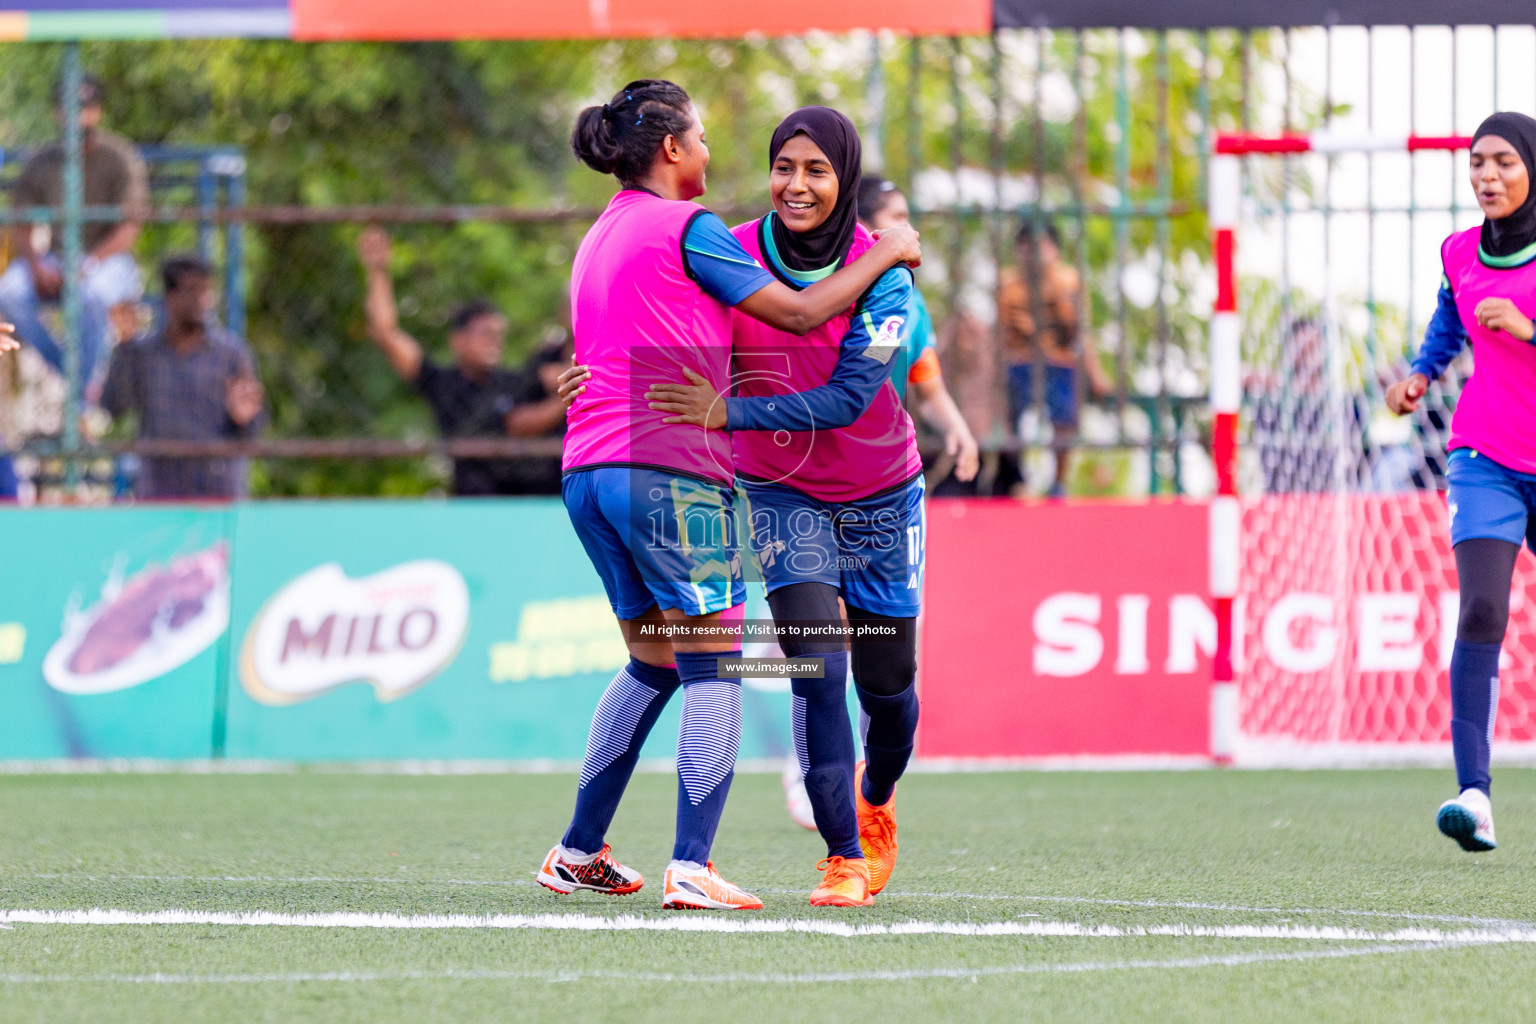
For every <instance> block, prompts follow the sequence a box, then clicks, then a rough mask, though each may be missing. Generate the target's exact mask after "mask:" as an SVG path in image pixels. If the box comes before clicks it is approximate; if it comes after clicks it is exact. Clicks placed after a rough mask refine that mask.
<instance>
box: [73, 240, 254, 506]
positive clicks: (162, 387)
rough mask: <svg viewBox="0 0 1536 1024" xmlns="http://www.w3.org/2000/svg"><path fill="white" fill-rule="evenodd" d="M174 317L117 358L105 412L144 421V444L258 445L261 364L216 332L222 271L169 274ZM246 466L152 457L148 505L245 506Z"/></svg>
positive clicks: (202, 268)
mask: <svg viewBox="0 0 1536 1024" xmlns="http://www.w3.org/2000/svg"><path fill="white" fill-rule="evenodd" d="M160 274H161V277H162V278H163V280H164V282H165V315H164V317H163V318H162V319H161V321H160V322H159V323H158V324H157V325H156V326H155V327H154V328H152V329H151V330H150V331H149V332H148V333H147V334H142V335H140V336H138V337H136V338H133V339H131V340H129V341H125V342H122V343H121V344H119V345H118V346H117V348H116V349H114V350H113V352H112V362H111V365H110V366H109V367H108V368H107V382H106V384H105V386H104V387H103V388H102V396H101V405H102V408H104V409H105V410H106V411H107V412H109V413H110V414H112V416H113V417H121V416H123V415H125V414H127V413H129V412H135V413H137V414H138V417H139V425H138V436H139V437H140V438H141V439H144V440H156V441H172V440H173V441H228V440H238V439H242V438H249V437H253V436H255V434H256V433H257V432H258V431H259V430H260V428H261V425H262V421H263V418H264V417H263V415H262V403H263V394H262V388H261V384H260V382H259V381H258V380H257V378H256V365H255V362H254V361H253V360H252V358H251V353H250V351H249V350H248V349H247V348H246V346H245V342H244V341H242V340H241V339H240V338H239V337H237V336H236V335H234V334H231V333H230V332H228V331H226V330H224V329H223V328H221V327H219V326H217V325H215V324H211V323H209V319H208V318H209V313H210V312H211V311H212V309H213V304H214V294H213V268H211V267H210V266H209V265H208V264H207V263H205V262H203V261H202V260H201V259H199V258H197V257H196V256H172V257H171V258H169V259H167V260H166V261H165V262H164V263H163V264H162V265H161V268H160ZM247 475H248V467H247V465H246V463H245V460H244V459H225V458H186V459H183V458H160V457H147V458H145V459H144V468H143V471H142V473H141V474H140V476H139V482H138V487H137V490H136V493H137V495H138V496H139V497H140V498H237V497H243V496H245V494H246V493H247V492H248V487H249V481H248V480H247Z"/></svg>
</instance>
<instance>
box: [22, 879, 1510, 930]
mask: <svg viewBox="0 0 1536 1024" xmlns="http://www.w3.org/2000/svg"><path fill="white" fill-rule="evenodd" d="M16 879H28V880H37V881H56V882H229V883H232V884H240V885H372V884H383V885H423V886H427V885H439V886H467V887H491V888H529V889H531V888H535V887H536V886H537V883H536V882H534V881H533V880H532V879H531V878H411V877H408V876H399V875H380V876H376V877H363V876H352V877H339V876H332V875H307V876H280V875H119V874H107V875H72V874H25V875H0V883H4V882H6V881H11V880H16ZM752 891H753V892H765V893H771V894H774V895H801V894H804V893H805V892H807V891H808V890H806V889H780V888H774V887H771V886H769V887H765V886H752ZM888 895H889V896H891V897H905V896H910V897H912V898H914V899H929V900H961V901H986V902H996V903H1008V902H1017V903H1065V904H1076V905H1087V906H1102V907H1132V908H1147V909H1154V910H1156V909H1165V910H1210V911H1217V912H1220V913H1233V914H1277V915H1280V914H1295V915H1300V916H1312V917H1330V916H1336V917H1373V918H1380V919H1384V920H1393V921H1433V922H1436V923H1438V924H1476V925H1488V926H1491V927H1506V926H1515V927H1536V924H1533V923H1532V922H1528V921H1522V920H1519V919H1517V918H1508V917H1472V916H1466V915H1458V914H1416V913H1412V912H1410V911H1404V910H1352V909H1347V908H1339V907H1250V906H1246V905H1243V904H1239V903H1197V902H1189V901H1183V900H1116V899H1105V898H1099V897H1093V896H1033V895H1017V894H1008V893H971V892H912V891H903V890H900V889H892V890H889V892H888Z"/></svg>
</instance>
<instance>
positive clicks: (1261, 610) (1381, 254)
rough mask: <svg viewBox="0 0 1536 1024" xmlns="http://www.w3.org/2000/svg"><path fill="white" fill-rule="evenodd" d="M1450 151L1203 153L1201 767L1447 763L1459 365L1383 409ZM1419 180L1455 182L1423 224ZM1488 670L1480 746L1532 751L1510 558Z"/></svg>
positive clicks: (1264, 144)
mask: <svg viewBox="0 0 1536 1024" xmlns="http://www.w3.org/2000/svg"><path fill="white" fill-rule="evenodd" d="M1470 141H1471V140H1470V139H1468V138H1465V137H1433V138H1431V137H1421V136H1399V137H1363V138H1362V137H1339V136H1334V135H1328V134H1311V135H1285V136H1280V137H1263V136H1256V135H1221V136H1218V137H1217V139H1216V141H1215V145H1214V148H1213V152H1212V154H1211V156H1210V163H1209V175H1208V182H1209V211H1208V212H1209V221H1210V228H1211V232H1212V243H1213V248H1214V256H1215V268H1216V298H1215V304H1214V312H1213V316H1212V319H1211V325H1210V351H1209V360H1210V362H1209V368H1208V369H1209V374H1210V385H1211V411H1212V437H1211V455H1212V459H1213V462H1214V467H1215V477H1216V494H1215V496H1214V498H1213V499H1212V501H1211V505H1210V524H1209V544H1210V548H1209V572H1210V597H1211V599H1212V604H1213V610H1214V613H1215V618H1216V636H1215V646H1214V657H1213V685H1212V689H1211V753H1212V756H1213V757H1214V758H1215V759H1216V760H1217V761H1219V762H1226V763H1231V762H1237V763H1240V764H1276V765H1304V764H1327V763H1337V764H1369V763H1390V762H1404V761H1410V762H1411V761H1429V760H1435V761H1440V760H1448V759H1449V744H1448V742H1447V739H1448V735H1449V733H1448V727H1449V721H1450V704H1449V697H1448V690H1447V668H1448V665H1449V659H1450V651H1451V643H1452V641H1453V640H1454V635H1455V622H1456V612H1457V593H1456V581H1455V564H1454V560H1453V558H1452V555H1451V550H1450V542H1449V537H1448V533H1449V531H1448V526H1447V521H1446V517H1447V511H1446V506H1445V500H1444V495H1443V493H1442V491H1443V487H1444V475H1443V471H1444V445H1445V430H1446V427H1447V426H1448V424H1449V420H1450V413H1451V409H1452V408H1453V406H1454V402H1455V399H1456V396H1457V394H1458V393H1459V390H1460V381H1461V380H1462V379H1463V375H1464V374H1465V373H1466V372H1468V366H1467V365H1466V364H1465V362H1464V361H1463V362H1458V363H1457V364H1455V365H1453V366H1452V368H1451V369H1450V371H1449V372H1448V373H1447V374H1446V376H1445V377H1444V378H1442V380H1441V381H1440V382H1438V383H1437V384H1436V385H1435V386H1434V387H1433V389H1432V390H1431V393H1430V394H1429V395H1428V396H1427V397H1426V400H1425V402H1424V405H1423V408H1422V409H1421V410H1420V412H1419V413H1418V414H1416V415H1414V416H1412V417H1406V418H1403V419H1397V418H1395V417H1391V416H1390V415H1388V414H1387V413H1386V410H1385V408H1384V404H1383V401H1382V393H1383V391H1384V389H1385V387H1386V386H1388V385H1390V383H1391V382H1392V381H1394V380H1396V379H1399V378H1400V377H1401V376H1402V375H1403V374H1404V373H1406V372H1407V362H1408V360H1409V359H1411V356H1412V354H1413V353H1414V352H1416V351H1417V348H1418V343H1419V341H1421V340H1422V333H1423V324H1424V323H1425V321H1426V320H1427V315H1428V314H1427V312H1426V311H1425V309H1424V303H1425V299H1426V297H1427V299H1428V300H1429V301H1432V300H1433V298H1434V295H1435V293H1436V291H1437V289H1438V283H1439V282H1438V276H1439V275H1438V269H1436V270H1435V271H1434V272H1433V273H1434V276H1433V277H1430V269H1429V266H1428V261H1429V259H1430V258H1431V257H1434V266H1435V267H1436V268H1438V258H1437V254H1438V247H1439V242H1440V240H1441V239H1442V238H1444V237H1445V235H1447V234H1449V233H1450V230H1452V229H1459V228H1461V227H1465V226H1468V225H1469V224H1474V223H1476V218H1477V217H1480V214H1479V213H1478V212H1477V210H1476V207H1475V206H1473V205H1472V204H1471V203H1470V197H1466V199H1465V201H1463V198H1462V197H1463V195H1464V193H1465V191H1466V185H1465V178H1464V176H1463V175H1462V174H1460V173H1458V172H1459V170H1461V169H1464V166H1465V164H1464V159H1465V158H1464V157H1462V156H1460V155H1459V154H1458V151H1464V150H1466V148H1467V147H1468V145H1469V144H1470ZM1387 154H1391V155H1387ZM1430 154H1440V155H1439V156H1431V155H1430ZM1421 155H1422V156H1423V158H1424V160H1425V161H1428V162H1427V163H1424V164H1423V165H1421V164H1420V162H1419V161H1420V158H1421ZM1245 163H1246V164H1247V165H1248V166H1247V171H1246V173H1245ZM1346 164H1348V167H1347V168H1346V167H1345V165H1346ZM1384 164H1388V165H1390V166H1389V167H1388V173H1387V175H1386V176H1385V177H1384V176H1383V174H1382V167H1383V165H1384ZM1431 164H1432V165H1433V166H1431ZM1341 168H1343V169H1341ZM1430 171H1433V174H1431V173H1430ZM1431 177H1439V178H1443V179H1445V180H1446V181H1447V182H1449V188H1451V189H1460V190H1461V191H1460V192H1448V193H1439V194H1448V195H1450V196H1451V197H1452V198H1451V200H1450V204H1449V206H1448V207H1442V208H1435V210H1434V211H1433V212H1435V214H1436V218H1438V219H1437V220H1436V218H1427V217H1425V216H1424V212H1425V208H1424V207H1420V206H1416V203H1417V202H1420V201H1421V200H1420V196H1419V192H1421V191H1422V189H1423V186H1424V185H1425V182H1426V181H1427V180H1428V179H1429V178H1431ZM1404 187H1406V190H1407V191H1406V201H1403V189H1404ZM1435 187H1436V188H1437V189H1438V188H1441V187H1443V186H1440V185H1436V186H1435ZM1416 189H1418V191H1415V190H1416ZM1362 190H1363V191H1362ZM1372 190H1378V191H1379V192H1380V193H1393V194H1395V195H1396V199H1395V200H1394V201H1392V202H1383V201H1381V200H1380V197H1379V196H1378V195H1376V194H1373V192H1372ZM1343 193H1352V194H1353V196H1354V198H1353V199H1348V198H1347V197H1342V196H1343ZM1362 195H1363V196H1364V201H1363V202H1362V201H1361V199H1360V197H1361V196H1362ZM1309 197H1310V198H1309ZM1318 197H1321V198H1320V199H1319V198H1318ZM1341 197H1342V198H1341ZM1458 204H1459V205H1458ZM1447 214H1448V216H1447ZM1426 220H1435V221H1436V222H1434V223H1425V221H1426ZM1442 228H1443V229H1445V230H1441V229H1442ZM1426 247H1427V251H1429V255H1425V252H1426ZM1362 253H1364V256H1363V266H1362V256H1361V254H1362ZM1416 269H1417V273H1416V272H1415V271H1416ZM1415 335H1417V337H1415ZM1463 358H1464V359H1465V358H1466V357H1465V354H1464V357H1463ZM1527 590H1529V599H1528V600H1527V599H1526V597H1527ZM1501 675H1502V676H1503V691H1502V695H1501V701H1500V713H1499V718H1498V730H1497V732H1496V734H1495V737H1494V740H1495V756H1496V757H1497V756H1500V752H1501V751H1502V752H1503V754H1504V755H1505V756H1507V755H1508V754H1509V753H1511V752H1512V751H1517V752H1519V753H1521V754H1523V755H1524V756H1526V757H1530V756H1531V755H1533V754H1536V563H1533V562H1532V560H1531V559H1530V556H1529V555H1528V554H1526V555H1522V557H1521V562H1520V566H1519V568H1518V570H1517V578H1516V585H1515V590H1514V594H1513V605H1512V612H1511V619H1510V632H1509V639H1508V640H1507V641H1506V644H1505V654H1504V667H1503V671H1502V673H1501Z"/></svg>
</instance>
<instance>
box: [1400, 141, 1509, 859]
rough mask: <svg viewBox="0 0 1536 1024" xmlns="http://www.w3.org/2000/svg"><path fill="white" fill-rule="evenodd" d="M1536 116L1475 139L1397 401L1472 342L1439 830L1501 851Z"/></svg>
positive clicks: (1459, 476) (1453, 471)
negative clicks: (1431, 309) (1493, 773)
mask: <svg viewBox="0 0 1536 1024" xmlns="http://www.w3.org/2000/svg"><path fill="white" fill-rule="evenodd" d="M1533 168H1536V120H1532V119H1531V118H1529V117H1527V116H1525V115H1524V114H1513V113H1499V114H1494V115H1493V116H1491V117H1489V118H1488V119H1487V120H1485V121H1484V122H1483V123H1482V124H1481V125H1480V126H1479V127H1478V129H1477V133H1476V134H1475V135H1474V136H1473V139H1472V158H1471V172H1472V173H1471V179H1472V190H1473V191H1474V192H1475V193H1476V194H1477V202H1478V205H1479V206H1480V207H1482V210H1483V215H1484V217H1485V219H1484V221H1483V223H1482V225H1481V226H1480V227H1475V228H1469V229H1467V230H1466V231H1460V232H1457V233H1456V234H1453V235H1451V237H1449V238H1447V239H1446V240H1445V242H1444V243H1443V244H1442V245H1441V246H1440V258H1441V262H1442V264H1443V266H1444V268H1445V276H1444V277H1443V278H1442V279H1441V284H1440V300H1439V305H1438V307H1437V308H1436V310H1435V315H1434V317H1433V318H1432V319H1431V320H1430V323H1429V327H1428V329H1427V330H1426V331H1425V335H1424V345H1423V347H1421V348H1420V349H1419V354H1418V357H1417V358H1416V359H1415V360H1414V361H1413V372H1412V373H1410V374H1409V375H1408V377H1407V378H1406V379H1404V380H1402V381H1399V382H1398V383H1396V384H1394V385H1392V387H1391V388H1389V389H1388V390H1387V396H1386V397H1387V407H1388V408H1390V409H1391V410H1392V411H1393V412H1395V413H1397V414H1398V415H1406V414H1408V413H1411V412H1414V411H1415V410H1416V409H1418V407H1419V401H1420V399H1422V398H1423V397H1424V393H1425V390H1426V389H1427V388H1428V387H1429V382H1430V381H1432V380H1434V379H1435V378H1437V377H1439V376H1440V374H1441V373H1442V372H1443V371H1444V370H1445V368H1446V366H1447V365H1448V364H1449V363H1450V361H1451V360H1452V359H1453V358H1455V356H1456V355H1457V353H1459V352H1460V351H1461V349H1462V346H1463V345H1466V344H1467V343H1468V342H1469V341H1470V342H1471V343H1472V346H1473V351H1474V352H1475V353H1476V360H1477V368H1476V372H1475V373H1473V375H1472V376H1471V377H1470V378H1469V379H1468V380H1467V383H1466V386H1465V387H1464V388H1463V389H1462V392H1461V397H1460V399H1459V400H1458V401H1457V403H1456V412H1455V415H1454V416H1453V418H1452V420H1451V438H1450V442H1449V443H1448V445H1447V447H1448V448H1449V449H1450V459H1449V462H1450V469H1449V472H1448V474H1447V475H1448V476H1449V478H1450V494H1449V497H1448V505H1449V509H1450V519H1451V544H1452V546H1453V548H1454V550H1455V552H1456V573H1457V576H1458V577H1459V579H1460V587H1461V611H1460V614H1459V617H1458V619H1457V622H1456V646H1455V648H1454V650H1453V652H1452V654H1451V748H1452V750H1453V751H1454V753H1455V758H1456V781H1457V784H1458V785H1459V786H1460V788H1461V793H1460V794H1459V795H1458V796H1456V797H1455V798H1453V799H1451V800H1447V801H1446V802H1445V803H1444V804H1442V805H1441V806H1440V811H1439V813H1438V815H1437V816H1436V824H1437V825H1438V826H1439V828H1440V831H1441V832H1443V833H1445V834H1446V835H1447V836H1449V837H1450V838H1452V839H1454V840H1456V842H1458V843H1460V844H1461V848H1462V849H1463V850H1467V851H1469V852H1472V853H1477V852H1481V851H1484V850H1492V849H1493V848H1494V847H1495V846H1496V845H1497V842H1496V840H1495V839H1494V834H1493V808H1492V805H1491V804H1490V802H1489V799H1488V792H1489V782H1490V778H1489V770H1488V769H1489V760H1490V758H1489V745H1490V743H1491V742H1492V739H1493V723H1494V716H1495V714H1496V713H1497V711H1498V704H1499V651H1500V648H1501V646H1502V645H1503V642H1504V631H1505V628H1506V627H1507V625H1508V624H1509V585H1510V581H1511V579H1512V578H1513V575H1514V569H1515V557H1516V556H1517V555H1518V554H1519V553H1520V545H1521V543H1522V542H1524V543H1526V544H1530V543H1531V542H1532V535H1533V533H1536V403H1533V397H1532V396H1536V347H1533V346H1532V339H1533V338H1536V325H1533V324H1532V321H1531V316H1532V315H1533V314H1536V195H1533V194H1532V191H1531V172H1532V169H1533Z"/></svg>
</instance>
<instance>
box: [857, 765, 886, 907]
mask: <svg viewBox="0 0 1536 1024" xmlns="http://www.w3.org/2000/svg"><path fill="white" fill-rule="evenodd" d="M853 806H854V809H855V810H856V811H857V812H858V815H859V848H860V849H862V850H863V851H864V859H865V860H867V861H868V862H869V891H870V893H871V894H874V895H879V894H880V891H881V890H882V889H884V888H885V884H886V883H887V882H889V881H890V880H891V872H892V871H894V870H895V869H896V793H895V791H894V790H892V792H891V798H890V799H889V800H887V801H886V802H885V803H884V804H882V805H880V806H879V807H876V806H875V805H874V804H872V803H870V802H869V801H868V800H865V799H864V762H863V761H860V762H859V763H858V765H857V766H856V767H855V768H854V770H853Z"/></svg>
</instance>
